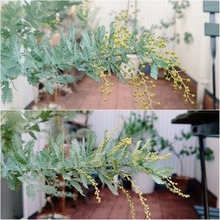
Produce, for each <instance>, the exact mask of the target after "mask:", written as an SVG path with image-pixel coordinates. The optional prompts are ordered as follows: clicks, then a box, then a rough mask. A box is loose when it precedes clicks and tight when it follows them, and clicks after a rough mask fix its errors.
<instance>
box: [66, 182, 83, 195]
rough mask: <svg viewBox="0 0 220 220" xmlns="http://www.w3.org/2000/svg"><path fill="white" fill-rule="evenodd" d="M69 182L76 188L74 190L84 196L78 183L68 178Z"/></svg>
mask: <svg viewBox="0 0 220 220" xmlns="http://www.w3.org/2000/svg"><path fill="white" fill-rule="evenodd" d="M69 183H70V184H71V185H72V186H73V187H75V188H76V190H77V191H78V192H79V193H80V194H81V195H83V196H84V194H83V191H82V186H80V184H79V183H78V182H76V181H74V180H70V181H69Z"/></svg>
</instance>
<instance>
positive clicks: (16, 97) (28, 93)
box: [0, 76, 36, 109]
mask: <svg viewBox="0 0 220 220" xmlns="http://www.w3.org/2000/svg"><path fill="white" fill-rule="evenodd" d="M11 88H12V92H13V102H12V103H9V104H8V103H6V104H3V103H2V99H1V97H0V99H1V109H24V108H25V107H27V106H28V105H29V104H30V103H31V102H32V101H33V100H34V97H35V92H36V88H34V87H33V86H31V85H29V83H28V81H27V79H26V78H25V77H23V76H20V77H18V78H17V79H16V80H14V82H13V85H12V84H11ZM0 95H1V92H0Z"/></svg>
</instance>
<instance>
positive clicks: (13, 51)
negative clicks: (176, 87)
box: [1, 3, 176, 103]
mask: <svg viewBox="0 0 220 220" xmlns="http://www.w3.org/2000/svg"><path fill="white" fill-rule="evenodd" d="M31 4H32V3H31ZM33 4H35V3H33ZM26 7H27V8H28V10H27V11H29V8H30V10H31V5H28V4H27V5H26ZM45 8H46V9H47V7H46V6H45ZM41 9H42V7H41ZM42 10H43V9H42ZM3 14H4V10H3ZM30 14H32V13H30ZM30 20H31V19H30ZM41 20H42V19H41ZM21 25H23V23H22V24H21ZM33 26H34V24H33ZM3 28H4V27H3ZM36 28H37V27H36ZM6 29H7V24H6ZM36 30H38V29H36ZM118 31H119V30H117V29H116V28H115V26H114V22H113V23H112V24H111V25H110V31H109V33H107V31H106V30H105V27H99V28H97V29H96V30H94V31H93V32H92V33H87V32H85V33H83V36H82V40H81V42H80V43H77V41H76V36H75V35H76V34H75V29H74V28H71V29H70V30H69V32H68V34H67V35H64V34H63V33H62V31H60V35H61V41H60V44H59V45H57V46H55V47H52V46H51V45H50V43H49V39H47V37H45V36H44V37H43V38H42V40H41V42H40V43H39V44H38V43H37V40H36V36H35V33H31V31H29V32H27V33H26V35H25V37H24V36H23V35H22V34H21V35H22V36H20V35H19V34H13V33H11V34H10V35H8V36H7V37H3V39H2V42H1V88H2V101H3V103H6V102H11V101H12V99H13V95H12V86H13V81H14V80H15V79H16V78H17V77H19V76H24V77H26V78H27V80H28V82H29V84H30V85H33V86H36V85H37V84H38V83H39V82H43V83H44V84H45V88H46V90H47V91H48V92H49V93H53V92H54V88H53V84H54V83H61V84H67V83H70V82H73V81H74V78H73V77H72V76H71V75H68V74H63V71H64V70H69V71H71V70H72V68H74V67H75V68H77V69H78V70H79V71H84V72H85V73H86V74H87V75H88V76H90V77H92V78H93V79H94V80H96V81H97V82H100V74H101V72H102V73H104V71H107V70H110V69H111V70H112V71H113V72H114V73H115V74H116V75H117V77H118V78H120V79H121V81H122V82H123V83H125V82H126V80H125V79H124V77H123V76H122V74H121V72H120V65H121V64H122V63H125V64H128V63H129V60H128V57H127V54H136V55H137V56H138V58H139V59H140V61H141V62H149V63H150V64H151V65H152V71H151V77H152V78H154V79H157V75H158V67H160V68H161V67H162V68H166V67H168V64H166V60H167V58H165V57H160V56H156V55H155V51H156V50H153V49H152V48H153V46H152V48H151V46H150V44H151V45H152V41H154V39H156V38H155V37H154V35H152V33H153V30H151V31H150V32H149V33H148V34H147V33H145V32H143V33H142V34H140V36H137V34H136V30H133V32H132V33H131V34H130V35H129V39H128V40H129V41H128V44H127V45H126V48H125V47H124V46H123V45H121V46H120V45H119V48H117V49H116V48H115V42H114V40H115V34H116V32H118ZM106 35H107V36H106ZM153 44H154V48H159V50H161V49H162V48H164V47H165V46H166V45H165V43H164V42H163V43H162V42H160V41H159V40H158V41H156V40H155V42H154V43H153ZM146 53H147V54H148V55H147V56H146ZM159 53H162V52H159ZM175 62H176V61H175V60H173V61H172V63H171V64H174V63H175Z"/></svg>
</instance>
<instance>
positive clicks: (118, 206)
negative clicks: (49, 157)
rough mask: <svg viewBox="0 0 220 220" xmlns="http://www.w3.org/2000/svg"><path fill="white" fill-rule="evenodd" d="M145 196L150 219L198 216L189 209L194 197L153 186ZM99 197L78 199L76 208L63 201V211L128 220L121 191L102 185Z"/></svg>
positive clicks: (76, 216)
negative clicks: (98, 198) (112, 191)
mask: <svg viewBox="0 0 220 220" xmlns="http://www.w3.org/2000/svg"><path fill="white" fill-rule="evenodd" d="M129 192H130V195H131V197H132V201H133V202H134V205H135V211H136V219H144V218H145V216H144V211H143V207H142V205H141V203H140V201H139V198H138V196H137V195H136V194H135V193H134V192H131V191H129ZM145 197H146V198H147V201H148V205H149V208H150V212H151V219H198V217H199V216H198V215H197V214H196V212H195V211H194V209H193V205H196V204H199V201H197V199H196V198H193V197H190V198H188V199H185V198H182V197H179V196H178V195H176V194H173V193H171V192H169V191H168V190H163V189H157V190H155V191H154V192H153V193H152V194H149V195H145ZM101 198H102V202H101V203H100V204H98V203H97V201H96V199H95V196H94V195H91V196H90V197H89V203H88V204H86V203H85V202H84V200H83V199H82V198H81V199H79V202H78V205H77V208H74V207H73V201H71V200H69V201H66V209H65V214H66V215H68V216H69V218H70V219H131V214H130V208H129V205H128V202H127V200H126V197H125V196H124V195H123V194H122V193H121V192H120V194H119V196H114V195H113V194H112V193H111V192H110V191H109V190H108V189H107V188H104V189H102V190H101ZM199 205H200V204H199ZM57 208H58V207H57Z"/></svg>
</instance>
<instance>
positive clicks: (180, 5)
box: [125, 0, 193, 78]
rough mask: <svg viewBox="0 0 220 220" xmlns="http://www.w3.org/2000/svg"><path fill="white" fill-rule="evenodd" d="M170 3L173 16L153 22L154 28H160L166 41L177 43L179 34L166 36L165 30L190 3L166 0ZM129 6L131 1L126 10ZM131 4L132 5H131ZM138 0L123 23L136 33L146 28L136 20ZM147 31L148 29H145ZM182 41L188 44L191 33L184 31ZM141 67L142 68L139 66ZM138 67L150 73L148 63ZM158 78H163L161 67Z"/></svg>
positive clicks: (191, 39) (191, 37) (181, 15)
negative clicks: (131, 13)
mask: <svg viewBox="0 0 220 220" xmlns="http://www.w3.org/2000/svg"><path fill="white" fill-rule="evenodd" d="M168 2H169V3H170V4H171V5H172V9H173V14H174V15H173V17H172V18H171V19H170V20H169V21H164V20H161V21H160V25H158V24H154V26H155V28H156V29H159V30H162V34H161V35H162V36H161V37H162V38H163V39H165V40H166V42H167V43H169V42H171V41H176V42H177V43H178V44H179V43H180V41H181V39H180V35H179V34H178V33H174V35H173V36H171V37H168V36H167V33H166V32H167V30H168V29H169V28H171V27H173V26H174V25H175V24H176V21H177V19H182V18H183V17H184V13H185V10H186V9H187V8H188V7H190V3H189V1H188V0H181V1H179V0H169V1H168ZM130 6H131V2H128V5H127V10H128V9H129V7H130ZM132 6H133V5H132ZM138 12H139V9H138V1H135V3H134V16H133V17H131V16H130V17H128V19H127V20H126V22H125V24H126V25H128V26H130V27H131V28H132V29H135V30H136V34H139V33H141V31H142V30H143V29H144V30H146V27H143V26H140V25H139V22H138ZM146 31H149V30H146ZM183 39H184V43H186V44H190V43H192V41H193V36H192V34H191V33H189V32H185V33H184V38H183ZM141 67H142V68H141ZM140 69H141V71H142V72H144V73H145V74H148V75H150V73H151V65H150V64H149V63H145V64H141V65H140ZM158 77H159V78H164V77H165V75H164V69H163V68H162V67H161V68H159V75H158Z"/></svg>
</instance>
